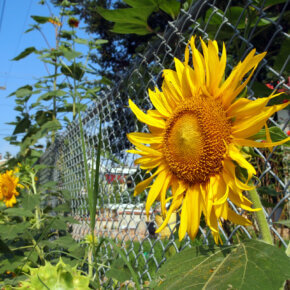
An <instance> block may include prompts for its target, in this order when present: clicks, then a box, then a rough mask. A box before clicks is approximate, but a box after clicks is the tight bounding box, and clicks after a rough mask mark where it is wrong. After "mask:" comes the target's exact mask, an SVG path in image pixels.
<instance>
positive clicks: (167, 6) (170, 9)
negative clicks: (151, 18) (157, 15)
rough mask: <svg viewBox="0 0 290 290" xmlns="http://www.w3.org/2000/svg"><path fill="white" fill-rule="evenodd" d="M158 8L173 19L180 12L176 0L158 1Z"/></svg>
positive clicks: (178, 3)
mask: <svg viewBox="0 0 290 290" xmlns="http://www.w3.org/2000/svg"><path fill="white" fill-rule="evenodd" d="M160 2H161V3H160V4H159V8H160V9H161V10H163V11H165V12H166V13H167V14H168V15H170V16H171V17H172V18H173V19H175V18H176V17H177V16H178V14H179V11H180V2H179V1H176V0H163V1H160Z"/></svg>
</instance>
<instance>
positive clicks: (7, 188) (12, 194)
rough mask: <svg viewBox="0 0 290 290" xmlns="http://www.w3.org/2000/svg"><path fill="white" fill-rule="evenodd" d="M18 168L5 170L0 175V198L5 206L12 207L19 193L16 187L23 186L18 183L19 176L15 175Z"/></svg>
mask: <svg viewBox="0 0 290 290" xmlns="http://www.w3.org/2000/svg"><path fill="white" fill-rule="evenodd" d="M17 172H18V170H17V169H15V170H14V171H13V170H7V171H6V172H5V173H3V174H1V175H0V200H3V201H4V203H5V204H6V206H7V207H13V206H14V204H15V203H16V202H17V201H16V196H18V195H19V192H18V191H17V187H21V188H23V185H22V184H20V183H19V178H18V177H17V176H16V175H15V173H17Z"/></svg>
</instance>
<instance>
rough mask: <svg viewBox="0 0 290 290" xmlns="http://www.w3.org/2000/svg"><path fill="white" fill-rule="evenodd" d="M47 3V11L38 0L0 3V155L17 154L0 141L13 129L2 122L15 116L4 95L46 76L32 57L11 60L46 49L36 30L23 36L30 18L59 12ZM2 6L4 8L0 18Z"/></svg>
mask: <svg viewBox="0 0 290 290" xmlns="http://www.w3.org/2000/svg"><path fill="white" fill-rule="evenodd" d="M47 2H48V4H49V7H50V9H51V10H49V8H48V6H47V5H40V4H39V0H6V1H5V0H0V23H1V24H0V25H1V26H0V27H1V28H0V44H1V46H0V47H1V48H0V50H1V54H0V55H1V66H0V108H1V111H0V112H1V113H0V153H2V154H5V152H6V151H9V152H10V153H11V154H13V155H14V154H16V153H17V152H18V147H16V146H11V145H10V144H9V143H8V142H7V141H5V140H4V139H3V138H5V137H6V136H9V135H11V134H12V132H13V129H14V128H13V126H11V125H7V124H5V123H7V122H11V121H14V120H15V118H16V115H17V114H16V112H15V111H14V110H13V108H14V106H15V104H14V99H13V97H10V98H7V96H8V95H9V94H10V93H12V92H14V91H15V90H17V89H18V88H19V87H21V86H24V85H27V84H34V83H35V82H36V79H37V78H40V77H41V76H45V75H47V72H46V70H45V67H44V65H43V63H42V62H41V61H40V60H39V59H38V58H37V56H36V55H34V54H31V55H29V56H28V57H26V58H24V59H22V60H20V61H11V59H13V58H14V57H15V56H17V55H18V54H19V53H20V52H22V51H23V50H24V49H25V48H27V47H30V46H35V47H36V48H37V49H42V48H46V47H47V45H46V43H45V41H44V39H43V37H42V36H41V34H40V33H39V32H38V31H32V32H29V33H24V32H25V31H26V30H27V29H28V28H30V25H32V24H35V21H34V20H33V19H32V18H31V17H30V16H31V15H37V16H51V14H50V11H51V12H52V13H53V14H54V15H58V12H59V10H58V9H57V8H55V7H53V6H52V5H51V4H50V1H47ZM3 4H5V7H4V10H3V17H1V15H2V14H1V12H2V9H3ZM1 18H2V19H1ZM43 28H44V29H43V32H44V34H45V36H46V38H47V39H48V42H49V43H50V45H51V46H52V47H53V46H54V27H53V25H52V24H50V23H47V24H45V25H44V26H43ZM80 32H81V36H82V37H86V36H84V32H83V31H80ZM78 34H79V33H78ZM3 87H4V88H5V90H3ZM1 88H2V89H1Z"/></svg>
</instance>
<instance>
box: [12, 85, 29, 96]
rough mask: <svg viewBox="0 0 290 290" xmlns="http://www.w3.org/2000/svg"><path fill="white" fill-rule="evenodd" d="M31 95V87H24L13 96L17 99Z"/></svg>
mask: <svg viewBox="0 0 290 290" xmlns="http://www.w3.org/2000/svg"><path fill="white" fill-rule="evenodd" d="M32 94H33V91H32V87H31V86H24V87H21V88H19V89H18V90H17V91H16V92H15V95H16V97H17V98H23V97H27V96H31V95H32Z"/></svg>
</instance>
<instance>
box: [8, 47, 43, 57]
mask: <svg viewBox="0 0 290 290" xmlns="http://www.w3.org/2000/svg"><path fill="white" fill-rule="evenodd" d="M36 51H37V50H36V48H35V47H34V46H31V47H27V48H26V49H25V50H23V51H22V52H21V53H20V54H18V55H17V56H16V57H14V58H13V59H12V60H20V59H22V58H24V57H26V56H28V55H29V54H31V53H33V52H36Z"/></svg>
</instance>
